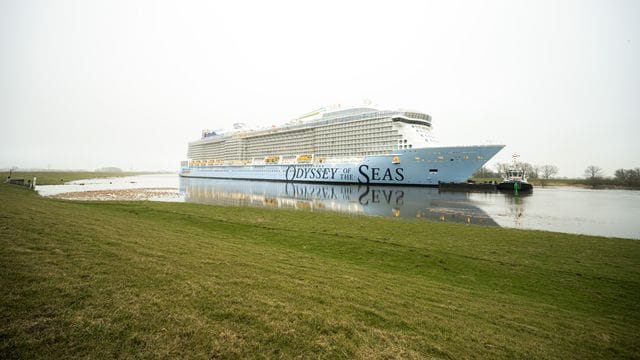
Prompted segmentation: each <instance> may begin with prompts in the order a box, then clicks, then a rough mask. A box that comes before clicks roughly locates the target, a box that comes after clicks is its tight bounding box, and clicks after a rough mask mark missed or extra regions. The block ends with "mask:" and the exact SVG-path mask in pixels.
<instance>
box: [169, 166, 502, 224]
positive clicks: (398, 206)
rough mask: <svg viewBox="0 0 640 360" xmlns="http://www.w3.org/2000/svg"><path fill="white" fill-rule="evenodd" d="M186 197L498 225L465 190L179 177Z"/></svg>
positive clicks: (208, 201) (220, 202)
mask: <svg viewBox="0 0 640 360" xmlns="http://www.w3.org/2000/svg"><path fill="white" fill-rule="evenodd" d="M180 193H181V194H182V195H183V196H184V199H185V201H186V202H193V203H202V204H215V205H234V206H255V207H271V208H285V209H299V210H307V211H335V212H341V213H347V214H363V215H371V216H388V217H402V218H424V219H429V220H435V221H446V222H458V223H469V224H479V225H489V226H496V225H498V224H497V223H496V222H495V221H494V220H493V219H492V218H491V217H490V216H489V215H487V213H485V212H484V211H483V210H482V209H480V208H478V207H477V206H475V205H473V204H472V203H471V202H470V201H469V194H468V193H464V192H441V191H439V190H438V189H437V188H425V187H412V186H364V185H332V184H304V183H290V182H267V181H246V180H220V179H216V180H213V179H199V178H181V179H180Z"/></svg>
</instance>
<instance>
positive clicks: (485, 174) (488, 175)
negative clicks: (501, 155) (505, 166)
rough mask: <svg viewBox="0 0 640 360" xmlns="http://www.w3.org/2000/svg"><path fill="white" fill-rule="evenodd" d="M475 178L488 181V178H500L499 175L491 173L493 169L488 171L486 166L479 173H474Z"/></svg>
mask: <svg viewBox="0 0 640 360" xmlns="http://www.w3.org/2000/svg"><path fill="white" fill-rule="evenodd" d="M473 177H474V178H483V179H487V178H494V177H498V174H496V173H495V172H493V171H491V169H488V168H487V167H486V166H483V167H481V168H480V169H478V171H476V172H475V173H473Z"/></svg>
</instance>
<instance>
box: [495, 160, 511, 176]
mask: <svg viewBox="0 0 640 360" xmlns="http://www.w3.org/2000/svg"><path fill="white" fill-rule="evenodd" d="M509 166H510V165H509V163H497V164H496V165H495V167H496V171H497V172H498V175H499V176H505V175H507V171H509Z"/></svg>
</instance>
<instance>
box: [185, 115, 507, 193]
mask: <svg viewBox="0 0 640 360" xmlns="http://www.w3.org/2000/svg"><path fill="white" fill-rule="evenodd" d="M431 130H432V124H431V116H429V115H427V114H424V113H421V112H416V111H404V110H378V109H374V108H371V107H356V108H348V109H326V108H323V109H319V110H316V111H312V112H310V113H308V114H305V115H303V116H301V117H299V118H297V119H295V120H292V121H290V122H288V123H286V124H283V125H281V126H272V127H269V128H263V129H246V127H245V126H244V125H243V124H234V129H233V130H230V131H220V130H218V131H209V130H204V131H203V132H202V136H201V138H200V139H199V140H196V141H193V142H190V143H189V147H188V151H187V157H188V160H185V161H182V162H181V164H180V176H183V177H200V178H217V179H245V180H268V181H287V182H319V183H345V184H366V185H373V184H385V185H424V186H437V185H438V184H439V183H443V182H444V183H459V182H466V181H467V179H468V178H469V177H471V175H472V174H473V173H474V172H475V171H476V170H478V169H479V168H480V167H482V165H484V164H485V163H486V162H487V161H488V160H489V159H491V158H492V157H493V156H494V155H495V154H496V153H497V152H498V151H500V150H501V149H502V148H503V147H504V145H474V146H446V147H443V146H435V145H434V141H433V138H432V135H431Z"/></svg>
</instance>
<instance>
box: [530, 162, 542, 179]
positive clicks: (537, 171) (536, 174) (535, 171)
mask: <svg viewBox="0 0 640 360" xmlns="http://www.w3.org/2000/svg"><path fill="white" fill-rule="evenodd" d="M529 177H530V178H532V179H538V178H539V177H540V165H534V166H533V169H532V170H531V175H530V176H529Z"/></svg>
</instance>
